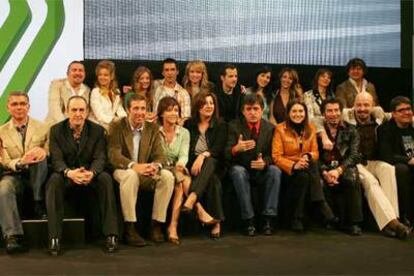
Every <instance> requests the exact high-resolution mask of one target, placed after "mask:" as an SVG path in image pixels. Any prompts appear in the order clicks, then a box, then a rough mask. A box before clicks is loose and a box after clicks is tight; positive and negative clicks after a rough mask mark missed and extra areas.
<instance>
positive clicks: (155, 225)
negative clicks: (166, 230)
mask: <svg viewBox="0 0 414 276" xmlns="http://www.w3.org/2000/svg"><path fill="white" fill-rule="evenodd" d="M151 240H152V241H153V242H157V243H158V242H164V235H163V234H162V231H161V223H159V222H158V221H155V220H153V221H152V226H151Z"/></svg>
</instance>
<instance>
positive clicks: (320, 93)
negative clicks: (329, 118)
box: [303, 68, 335, 149]
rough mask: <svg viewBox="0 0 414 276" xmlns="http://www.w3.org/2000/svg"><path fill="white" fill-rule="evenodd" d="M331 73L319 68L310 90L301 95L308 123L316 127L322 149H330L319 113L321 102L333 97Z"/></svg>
mask: <svg viewBox="0 0 414 276" xmlns="http://www.w3.org/2000/svg"><path fill="white" fill-rule="evenodd" d="M332 75H333V74H332V71H331V70H329V69H328V68H320V69H319V70H318V71H317V72H316V74H315V78H314V80H313V88H312V90H309V91H306V92H305V94H304V95H303V102H304V103H305V105H306V107H307V108H308V116H309V121H310V122H311V123H313V124H314V125H315V126H316V132H317V133H318V135H319V136H320V137H321V140H322V144H323V146H324V148H327V149H329V148H332V143H331V141H330V140H329V138H328V136H327V135H326V132H325V128H324V126H323V120H324V119H323V116H322V112H321V106H322V102H323V101H324V100H327V99H331V98H334V97H335V94H334V92H333V90H332Z"/></svg>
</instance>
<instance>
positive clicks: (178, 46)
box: [84, 0, 401, 67]
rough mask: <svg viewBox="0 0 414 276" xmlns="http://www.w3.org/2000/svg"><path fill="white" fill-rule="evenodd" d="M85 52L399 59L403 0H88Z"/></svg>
mask: <svg viewBox="0 0 414 276" xmlns="http://www.w3.org/2000/svg"><path fill="white" fill-rule="evenodd" d="M84 36H85V37H84V43H85V58H87V59H103V58H110V59H138V60H162V59H164V58H166V57H173V58H175V59H178V60H193V59H202V60H206V61H225V62H235V63H238V62H249V63H275V64H311V65H344V64H346V62H347V61H348V60H349V59H350V58H352V57H361V58H363V59H364V60H365V61H366V62H367V64H368V65H369V66H376V67H400V64H401V60H400V40H401V19H400V0H346V1H344V0H312V1H310V0H193V1H186V0H139V1H136V0H117V1H113V0H87V1H85V33H84Z"/></svg>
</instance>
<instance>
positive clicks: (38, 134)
mask: <svg viewBox="0 0 414 276" xmlns="http://www.w3.org/2000/svg"><path fill="white" fill-rule="evenodd" d="M48 132H49V128H48V127H47V125H46V124H44V123H42V122H39V121H37V120H35V119H32V118H29V121H28V124H27V130H26V138H25V142H24V146H23V144H22V138H21V136H20V133H19V132H18V131H17V129H16V127H15V126H14V125H13V121H12V120H11V119H10V121H8V122H7V123H6V124H5V125H3V126H2V127H1V128H0V137H1V139H2V140H3V158H2V163H3V166H4V167H5V168H7V169H9V170H12V171H16V163H17V162H18V161H19V160H20V158H21V157H23V155H24V154H25V153H26V152H27V151H29V150H31V149H32V148H34V147H41V148H43V149H45V150H46V152H48V151H49V150H48Z"/></svg>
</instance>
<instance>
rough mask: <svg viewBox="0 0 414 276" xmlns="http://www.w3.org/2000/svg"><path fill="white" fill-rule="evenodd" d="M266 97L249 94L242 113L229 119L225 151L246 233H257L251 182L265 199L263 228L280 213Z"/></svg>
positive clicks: (266, 230) (278, 176)
mask: <svg viewBox="0 0 414 276" xmlns="http://www.w3.org/2000/svg"><path fill="white" fill-rule="evenodd" d="M263 107H264V103H263V99H262V97H260V96H257V95H256V94H250V95H246V96H245V97H244V100H243V103H242V113H243V117H242V118H240V119H236V120H234V121H232V122H231V123H230V126H229V137H228V141H227V145H226V150H225V155H226V158H227V160H229V161H230V163H231V164H232V166H231V168H230V171H229V175H230V177H231V179H232V182H233V185H234V188H235V190H236V194H237V197H238V199H239V202H240V208H241V217H242V219H243V220H244V221H245V229H244V230H245V234H246V235H248V236H254V235H255V234H256V228H255V224H254V216H255V213H254V209H253V204H252V198H251V185H252V184H253V185H257V186H258V188H259V191H261V193H262V200H263V202H262V203H261V204H260V205H262V210H261V215H262V222H263V224H262V230H263V233H264V234H265V235H271V234H272V232H273V225H272V222H273V221H274V219H275V217H276V216H277V208H278V201H279V190H280V179H281V174H282V172H281V170H280V169H279V168H278V167H276V166H275V165H273V164H272V157H271V152H272V150H271V147H272V139H273V130H274V128H273V126H272V125H271V124H270V123H269V122H268V121H266V120H264V119H262V114H263Z"/></svg>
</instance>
